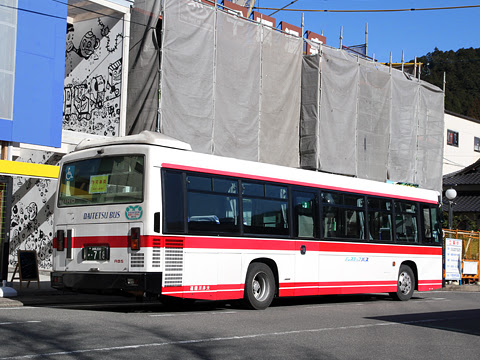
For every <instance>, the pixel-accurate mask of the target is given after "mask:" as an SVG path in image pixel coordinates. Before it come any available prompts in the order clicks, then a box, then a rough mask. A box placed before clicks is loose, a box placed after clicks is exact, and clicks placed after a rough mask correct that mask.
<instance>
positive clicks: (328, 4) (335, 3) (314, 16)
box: [255, 0, 480, 62]
mask: <svg viewBox="0 0 480 360" xmlns="http://www.w3.org/2000/svg"><path fill="white" fill-rule="evenodd" d="M292 1H293V0H256V3H255V6H256V7H272V8H281V7H283V6H285V5H287V4H289V3H291V2H292ZM467 5H480V0H477V1H468V0H439V1H435V0H422V1H413V0H403V1H397V0H393V1H392V0H390V1H389V0H386V1H385V0H383V1H379V0H297V1H296V2H295V3H294V4H293V5H291V6H289V7H288V9H321V10H380V9H382V10H383V9H412V8H413V9H420V8H432V7H452V6H467ZM257 11H259V12H261V13H263V14H266V15H270V14H271V13H272V12H273V11H272V10H257ZM273 17H275V18H276V19H277V25H278V23H279V22H280V21H285V22H288V23H290V24H292V25H297V26H301V23H302V12H290V11H280V12H277V13H276V14H274V15H273ZM304 17H305V21H304V24H305V26H304V29H305V30H310V31H313V32H316V33H318V34H321V33H322V31H323V35H324V36H326V38H327V45H330V46H332V47H339V46H340V29H341V27H342V26H343V45H345V46H351V45H359V44H364V43H365V27H366V24H367V23H368V54H367V55H369V56H372V55H373V54H375V59H378V60H379V61H380V62H389V61H390V52H391V53H392V60H393V62H401V60H402V51H404V53H405V62H408V61H410V60H413V59H414V57H415V56H417V57H420V56H423V55H426V54H427V53H429V52H433V51H434V50H435V48H438V49H439V50H442V51H448V50H454V51H456V50H458V49H461V48H471V47H473V48H480V7H478V8H469V9H455V10H430V11H418V10H416V11H407V12H380V13H332V12H304Z"/></svg>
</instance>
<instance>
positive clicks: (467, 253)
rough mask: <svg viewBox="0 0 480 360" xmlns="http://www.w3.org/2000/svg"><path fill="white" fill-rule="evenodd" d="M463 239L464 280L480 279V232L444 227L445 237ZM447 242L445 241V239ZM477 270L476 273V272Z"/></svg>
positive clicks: (471, 281)
mask: <svg viewBox="0 0 480 360" xmlns="http://www.w3.org/2000/svg"><path fill="white" fill-rule="evenodd" d="M447 238H449V239H458V240H462V244H463V246H462V264H461V266H462V269H461V270H462V273H461V275H462V282H463V283H466V284H468V283H474V282H479V281H480V261H479V244H480V233H479V232H474V231H465V230H449V229H443V239H444V240H445V239H447ZM444 243H445V241H444ZM474 272H475V274H474Z"/></svg>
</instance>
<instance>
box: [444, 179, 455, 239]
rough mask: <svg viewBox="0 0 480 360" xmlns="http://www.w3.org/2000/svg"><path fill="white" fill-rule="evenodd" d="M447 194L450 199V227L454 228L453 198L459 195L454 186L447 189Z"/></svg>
mask: <svg viewBox="0 0 480 360" xmlns="http://www.w3.org/2000/svg"><path fill="white" fill-rule="evenodd" d="M445 196H446V197H447V199H448V228H449V229H450V230H451V229H452V219H453V209H452V206H453V200H454V199H455V198H456V197H457V191H456V190H455V189H453V188H450V189H448V190H447V191H445Z"/></svg>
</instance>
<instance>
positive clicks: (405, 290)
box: [390, 265, 415, 301]
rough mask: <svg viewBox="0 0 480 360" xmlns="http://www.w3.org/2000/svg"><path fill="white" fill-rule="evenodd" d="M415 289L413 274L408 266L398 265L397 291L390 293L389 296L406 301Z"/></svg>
mask: <svg viewBox="0 0 480 360" xmlns="http://www.w3.org/2000/svg"><path fill="white" fill-rule="evenodd" d="M414 290H415V275H414V274H413V271H412V269H411V268H410V266H407V265H402V266H400V271H399V272H398V281H397V292H392V293H390V296H391V297H392V298H394V299H395V300H399V301H406V300H409V299H410V298H411V297H412V295H413V292H414Z"/></svg>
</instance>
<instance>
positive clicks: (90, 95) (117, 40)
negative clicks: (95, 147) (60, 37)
mask: <svg viewBox="0 0 480 360" xmlns="http://www.w3.org/2000/svg"><path fill="white" fill-rule="evenodd" d="M122 33H123V22H122V20H121V19H117V18H114V17H102V18H97V19H92V20H87V21H81V22H77V23H74V24H68V26H67V44H66V45H67V46H66V53H65V88H64V98H63V129H64V130H72V131H78V132H84V133H88V134H95V135H104V136H117V135H118V131H119V123H120V97H121V83H122V47H123V35H122Z"/></svg>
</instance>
